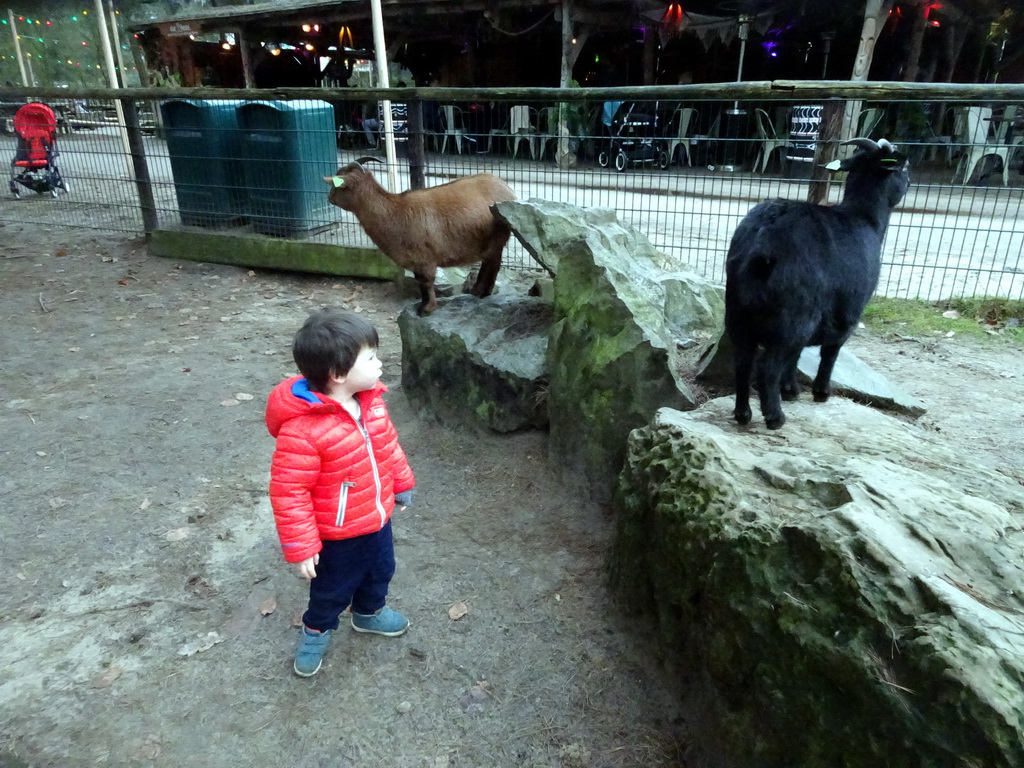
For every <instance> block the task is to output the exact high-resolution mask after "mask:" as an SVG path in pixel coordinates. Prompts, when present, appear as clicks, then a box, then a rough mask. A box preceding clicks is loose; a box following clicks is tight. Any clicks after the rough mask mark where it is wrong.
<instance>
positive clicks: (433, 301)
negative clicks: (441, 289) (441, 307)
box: [412, 267, 437, 317]
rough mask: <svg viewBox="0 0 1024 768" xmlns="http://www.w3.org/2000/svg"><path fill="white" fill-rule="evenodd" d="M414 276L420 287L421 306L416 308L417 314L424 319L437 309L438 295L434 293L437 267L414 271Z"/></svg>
mask: <svg viewBox="0 0 1024 768" xmlns="http://www.w3.org/2000/svg"><path fill="white" fill-rule="evenodd" d="M412 274H413V276H414V277H415V278H416V282H417V283H418V284H419V286H420V305H419V306H418V307H416V314H417V315H419V316H420V317H423V316H425V315H429V314H430V313H431V312H433V311H434V310H435V309H437V295H436V294H435V293H434V279H435V278H436V277H437V267H433V268H428V269H424V270H421V271H413V273H412Z"/></svg>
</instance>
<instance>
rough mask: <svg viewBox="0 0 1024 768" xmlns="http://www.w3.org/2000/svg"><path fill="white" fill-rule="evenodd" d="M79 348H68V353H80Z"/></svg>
mask: <svg viewBox="0 0 1024 768" xmlns="http://www.w3.org/2000/svg"><path fill="white" fill-rule="evenodd" d="M81 351H82V348H81V347H68V352H81Z"/></svg>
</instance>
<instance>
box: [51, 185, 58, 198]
mask: <svg viewBox="0 0 1024 768" xmlns="http://www.w3.org/2000/svg"><path fill="white" fill-rule="evenodd" d="M56 196H57V188H56V187H54V188H53V189H51V190H50V197H56Z"/></svg>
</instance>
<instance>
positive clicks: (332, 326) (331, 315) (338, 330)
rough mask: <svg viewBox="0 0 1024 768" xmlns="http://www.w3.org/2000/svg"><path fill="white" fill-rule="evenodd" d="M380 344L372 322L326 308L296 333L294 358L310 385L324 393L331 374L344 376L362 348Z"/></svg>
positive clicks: (374, 347)
mask: <svg viewBox="0 0 1024 768" xmlns="http://www.w3.org/2000/svg"><path fill="white" fill-rule="evenodd" d="M379 344H380V340H379V337H378V336H377V329H376V328H374V327H373V325H372V324H371V323H369V322H367V321H366V320H364V319H363V318H361V317H359V316H358V315H353V314H352V313H351V312H345V311H344V310H341V309H338V308H337V307H324V308H323V309H321V310H318V311H316V312H314V313H313V314H312V315H310V316H309V317H308V318H306V322H304V323H303V324H302V327H301V328H300V329H299V331H298V333H296V334H295V341H294V342H292V357H293V358H295V365H297V366H298V367H299V372H300V373H302V375H303V376H305V377H306V380H307V381H308V382H309V388H310V389H311V390H313V391H314V392H325V391H327V382H328V381H329V380H330V378H331V375H332V374H334V375H337V376H344V375H345V374H347V373H348V372H349V371H350V370H352V366H353V365H354V364H355V362H356V358H357V357H358V356H359V353H360V352H361V351H362V350H363V349H365V348H367V347H369V348H370V349H376V348H377V347H378V346H379Z"/></svg>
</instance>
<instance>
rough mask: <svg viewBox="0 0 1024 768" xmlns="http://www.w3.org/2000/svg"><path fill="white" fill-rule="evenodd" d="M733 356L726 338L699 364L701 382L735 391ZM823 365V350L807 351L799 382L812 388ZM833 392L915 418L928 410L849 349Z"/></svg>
mask: <svg viewBox="0 0 1024 768" xmlns="http://www.w3.org/2000/svg"><path fill="white" fill-rule="evenodd" d="M732 355H733V351H732V344H731V342H730V339H729V336H728V335H723V336H722V337H721V339H720V340H719V342H718V343H717V344H715V345H713V346H712V347H710V348H709V349H708V350H707V351H706V352H705V353H704V355H703V358H702V359H701V360H699V361H697V363H696V364H695V366H694V367H695V368H696V370H697V377H698V381H699V382H700V383H701V384H702V385H705V386H708V387H709V388H713V389H715V390H718V391H720V392H728V391H734V388H735V383H734V382H735V375H734V373H733V357H732ZM820 362H821V347H807V348H806V349H805V350H804V351H803V352H802V353H801V354H800V360H799V362H798V363H797V380H798V381H799V382H800V383H801V384H803V385H805V386H806V387H808V388H809V387H810V385H811V382H812V381H814V377H815V376H816V375H817V374H818V364H819V363H820ZM832 391H833V392H834V393H835V394H837V395H841V396H843V397H849V398H850V399H851V400H855V401H857V402H858V403H864V404H866V405H871V406H874V407H875V408H880V409H881V410H883V411H894V412H896V413H901V414H903V415H905V416H911V417H913V418H917V417H918V416H921V415H923V414H924V413H925V410H926V409H925V406H924V403H922V402H921V401H920V400H918V399H917V398H915V397H911V396H910V395H908V394H907V393H906V392H904V391H903V390H902V389H900V388H899V387H897V386H896V385H894V384H893V383H892V382H890V381H889V380H888V379H887V378H885V377H884V376H882V375H881V374H880V373H878V372H877V371H876V370H874V369H873V368H871V367H870V366H869V365H868V364H867V363H865V362H864V361H863V360H861V359H860V358H859V357H857V356H856V355H855V354H853V352H851V351H850V350H849V349H847V348H846V347H843V348H842V349H840V350H839V356H838V357H837V358H836V365H835V368H833V369H832ZM806 396H807V397H809V396H810V395H809V394H807V395H806ZM755 400H756V398H755ZM755 408H756V406H755ZM783 408H784V409H785V406H783ZM755 418H757V417H756V415H755Z"/></svg>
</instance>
